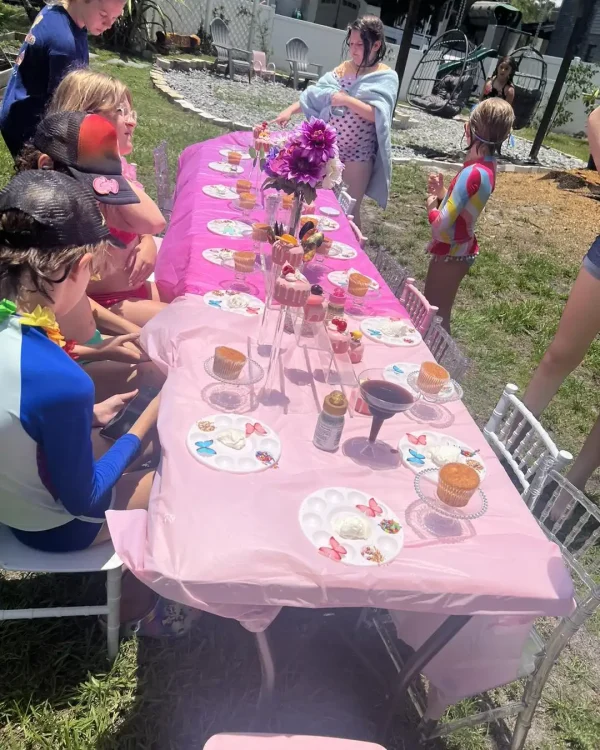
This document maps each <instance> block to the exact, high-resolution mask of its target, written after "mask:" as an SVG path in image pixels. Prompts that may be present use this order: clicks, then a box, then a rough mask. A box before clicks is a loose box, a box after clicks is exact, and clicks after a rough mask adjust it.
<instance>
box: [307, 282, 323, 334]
mask: <svg viewBox="0 0 600 750" xmlns="http://www.w3.org/2000/svg"><path fill="white" fill-rule="evenodd" d="M303 312H304V315H303V318H302V326H301V329H300V336H306V337H309V338H314V337H315V336H316V335H317V331H318V328H319V327H321V328H322V326H323V321H324V320H325V314H326V313H327V301H326V299H325V295H324V293H323V287H322V286H320V285H319V284H313V285H312V286H311V288H310V296H309V298H308V299H307V300H306V304H305V305H304V310H303Z"/></svg>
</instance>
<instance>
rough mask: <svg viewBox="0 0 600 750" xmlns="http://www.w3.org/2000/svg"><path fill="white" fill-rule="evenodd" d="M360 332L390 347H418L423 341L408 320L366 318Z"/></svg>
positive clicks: (361, 324) (362, 322)
mask: <svg viewBox="0 0 600 750" xmlns="http://www.w3.org/2000/svg"><path fill="white" fill-rule="evenodd" d="M360 330H361V331H362V332H363V333H364V334H365V336H366V337H367V338H369V339H371V340H373V341H379V343H381V344H387V345H388V346H417V344H420V343H421V341H422V340H423V339H422V336H421V334H420V333H419V332H418V331H417V329H416V328H415V327H414V326H413V325H412V323H411V322H410V320H409V319H408V318H383V317H376V318H365V319H364V320H362V321H361V323H360Z"/></svg>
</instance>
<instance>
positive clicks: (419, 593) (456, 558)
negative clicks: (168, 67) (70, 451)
mask: <svg viewBox="0 0 600 750" xmlns="http://www.w3.org/2000/svg"><path fill="white" fill-rule="evenodd" d="M247 143H248V134H244V133H233V134H228V135H225V136H222V137H220V138H217V139H214V140H212V141H207V142H204V143H200V144H197V145H195V146H192V147H190V148H188V149H186V150H185V151H184V152H183V153H182V155H181V157H180V162H179V172H178V178H177V188H176V200H175V205H174V211H173V215H172V220H171V225H170V227H169V230H168V232H167V235H166V237H165V239H164V242H163V245H162V248H161V252H160V254H159V262H158V264H157V268H156V278H157V282H158V283H159V284H160V286H161V289H162V290H163V292H165V291H166V292H167V293H169V292H170V296H172V297H173V298H174V301H173V302H172V303H171V304H170V305H169V306H168V307H167V308H166V309H165V310H164V311H163V312H161V313H160V315H158V316H157V317H156V318H154V319H153V320H152V321H151V322H150V323H149V324H148V325H147V326H146V327H145V328H144V331H143V333H142V341H143V345H144V348H145V349H146V351H147V352H148V353H149V355H150V356H151V358H152V360H153V361H154V362H155V363H156V364H157V365H158V366H159V367H160V368H162V369H163V371H164V372H165V373H167V374H168V377H167V381H166V384H165V386H164V388H163V393H162V400H161V407H160V414H159V421H158V429H159V434H160V440H161V445H162V449H163V452H162V460H161V464H160V467H159V470H158V472H157V476H156V480H155V483H154V487H153V491H152V497H151V501H150V507H149V510H148V512H146V511H128V512H114V511H113V512H110V513H108V514H107V518H108V523H109V527H110V531H111V536H112V538H113V541H114V544H115V548H116V550H117V552H118V554H119V555H120V557H121V559H122V560H123V561H124V563H125V564H126V565H127V567H128V568H129V569H130V570H131V571H133V573H134V574H135V575H136V576H137V577H138V578H139V579H140V580H141V581H143V582H144V583H146V584H147V585H148V586H150V587H151V588H153V589H154V590H155V591H157V592H158V593H160V594H161V595H163V596H165V597H167V598H170V599H173V600H176V601H179V602H182V603H185V604H188V605H191V606H193V607H197V608H199V609H203V610H206V611H209V612H213V613H215V614H218V615H222V616H225V617H232V618H235V619H237V620H239V621H240V622H241V623H242V624H243V625H244V626H245V627H246V628H248V629H249V630H251V631H253V632H255V633H257V634H261V633H263V632H264V631H265V630H266V628H267V627H268V625H269V624H270V623H271V622H272V621H273V619H274V618H275V617H276V616H277V614H278V612H279V611H280V609H281V607H284V606H293V607H311V608H319V607H377V608H384V609H388V610H390V611H391V612H392V614H393V615H394V618H395V621H396V625H397V628H398V633H399V635H400V636H401V637H402V638H403V640H405V641H406V642H408V643H409V644H410V645H412V646H413V647H415V648H416V649H417V654H416V658H415V659H413V662H412V665H411V667H412V673H413V674H414V673H415V672H416V671H418V670H419V669H423V670H424V672H425V674H426V675H427V676H428V678H429V679H430V681H431V682H432V684H433V685H434V687H435V690H434V691H433V692H432V694H435V698H436V706H434V707H432V708H431V711H430V715H435V714H437V715H439V713H440V712H441V711H442V710H443V707H444V706H445V705H448V704H450V703H453V702H455V701H457V700H459V699H460V698H462V697H465V696H467V695H472V694H475V693H477V692H480V691H482V690H485V689H489V688H492V687H494V686H496V685H499V684H503V683H505V682H507V681H510V680H512V679H515V678H516V676H517V673H518V669H519V663H520V659H521V652H522V650H523V645H524V643H525V641H526V638H527V634H528V632H529V630H530V627H531V624H532V622H533V620H534V619H535V618H536V617H538V616H542V615H547V616H562V615H566V614H569V613H570V612H571V611H572V609H573V586H572V582H571V579H570V577H569V574H568V572H567V570H566V568H565V565H564V563H563V561H562V558H561V555H560V550H559V549H558V548H557V547H556V545H554V544H553V543H551V542H550V541H548V540H547V538H546V537H545V536H544V534H543V533H542V531H541V530H540V528H539V527H538V525H537V523H536V521H535V519H534V518H533V517H532V516H531V514H530V512H529V510H528V509H527V507H526V506H525V504H524V503H523V501H522V500H521V498H520V497H519V495H518V493H517V491H516V490H515V488H514V487H513V485H512V484H511V482H510V480H509V478H508V476H507V475H506V473H505V472H504V470H503V468H502V467H501V465H500V463H499V462H498V460H497V459H496V457H495V456H494V454H493V452H492V450H491V448H490V447H489V446H488V445H487V443H486V441H485V440H484V438H483V435H482V434H481V432H480V430H479V429H478V427H477V426H476V424H475V423H474V421H473V419H472V418H471V416H470V415H469V413H468V411H467V410H466V408H465V407H464V405H463V404H462V402H460V401H455V402H452V403H450V404H447V405H446V406H445V407H444V411H445V413H446V415H447V422H448V424H447V425H446V426H445V427H444V428H443V429H440V428H438V427H436V426H435V425H428V424H426V423H423V422H418V421H414V420H415V418H414V417H410V416H407V415H398V416H396V417H393V418H392V419H390V420H388V421H387V422H386V423H385V424H384V426H383V428H382V431H381V438H382V439H383V440H385V441H387V442H388V443H390V444H392V445H394V444H397V442H398V440H399V438H400V437H402V436H403V435H404V434H406V433H407V432H410V433H413V434H417V435H418V434H419V431H423V430H427V429H438V431H442V432H446V433H448V434H450V435H452V436H453V437H455V438H456V439H458V440H461V441H463V442H464V443H466V444H468V445H469V446H471V447H472V448H474V449H476V450H479V451H480V453H479V455H480V456H481V458H482V459H483V460H484V462H485V464H486V466H487V476H486V478H485V480H484V481H483V483H482V489H484V490H485V493H486V494H487V497H488V501H489V509H488V511H487V513H486V514H485V515H484V516H482V517H481V518H478V519H476V520H473V521H471V522H469V523H464V524H462V527H461V531H460V533H458V534H453V535H450V536H447V537H444V536H439V535H433V534H430V533H428V531H427V529H426V528H425V527H424V526H423V524H422V523H421V521H422V515H423V504H422V503H421V502H420V501H419V499H418V497H417V495H416V492H415V489H414V474H413V473H412V472H411V471H410V470H409V469H408V468H406V467H405V466H403V465H402V464H400V465H399V466H393V467H390V468H388V469H384V470H381V469H377V470H376V469H374V468H370V467H369V466H365V465H361V464H359V463H356V462H355V461H353V460H352V459H351V458H350V457H349V456H348V455H346V452H345V451H344V450H339V451H338V452H337V453H335V454H329V453H325V452H322V451H319V450H318V449H316V448H315V447H314V445H313V443H312V437H313V433H314V428H315V423H316V420H317V416H318V411H319V402H320V400H321V397H322V393H323V384H322V383H320V384H316V383H315V382H314V379H311V378H307V377H305V373H304V374H303V376H302V377H301V376H299V373H298V368H299V367H300V366H301V365H299V364H298V362H295V363H294V362H292V364H288V365H287V366H283V367H282V368H281V377H280V383H279V387H280V389H281V396H282V398H279V399H273V400H269V401H267V402H266V403H261V402H259V403H258V405H257V407H256V408H255V410H254V411H253V412H252V414H251V416H252V420H251V421H254V420H261V421H263V422H264V423H266V424H267V425H269V426H270V427H271V428H272V429H274V430H275V431H276V432H277V433H278V435H279V437H280V440H281V443H282V455H281V459H280V461H279V465H278V468H277V469H269V470H267V471H263V472H261V473H252V474H242V475H238V474H232V473H226V472H222V471H216V470H214V469H212V468H209V467H207V466H205V465H202V464H200V463H198V462H197V461H196V460H195V459H194V458H193V457H192V456H191V455H190V453H189V452H188V450H187V448H186V444H185V441H186V436H187V433H188V430H189V429H190V427H191V425H192V424H193V423H194V422H195V421H196V420H199V419H204V418H206V417H207V416H209V415H211V414H212V413H214V409H213V408H212V407H211V406H210V405H208V404H207V403H206V401H205V396H206V393H207V391H206V389H207V388H208V387H209V386H210V383H211V382H212V381H211V379H210V377H209V376H208V375H207V374H206V371H205V369H204V361H205V360H206V358H207V357H209V356H210V355H211V354H212V353H213V351H214V348H215V346H217V345H220V344H227V345H231V346H234V347H236V348H238V349H241V350H248V351H251V350H252V349H251V347H252V345H253V344H252V342H253V340H254V339H255V337H256V334H257V328H258V320H257V318H251V317H242V316H239V315H234V314H231V313H227V312H224V311H222V310H219V309H215V308H214V307H211V306H208V305H207V304H206V303H205V301H204V299H203V296H202V295H203V294H204V293H206V292H208V291H210V290H214V289H217V288H219V285H223V283H224V282H226V280H227V279H228V278H231V276H232V273H231V271H230V270H228V269H226V268H223V267H221V266H218V265H214V264H211V263H209V262H208V261H206V260H205V259H204V258H203V257H202V251H203V250H205V249H206V248H211V247H219V246H221V247H228V248H231V249H249V248H250V247H251V241H250V240H249V239H245V238H242V239H237V240H230V239H229V238H222V237H216V236H215V235H213V234H211V233H210V232H209V231H208V230H207V228H206V224H207V222H208V221H210V220H211V219H214V218H217V217H218V218H223V217H230V218H239V214H238V213H237V212H235V211H234V209H232V208H230V207H229V205H228V203H227V202H225V201H221V200H217V199H214V198H210V197H209V196H207V195H205V194H204V193H203V192H202V188H203V187H204V186H205V185H207V184H215V183H229V184H234V180H232V179H231V178H229V177H224V176H222V175H221V174H219V173H217V172H214V171H212V170H211V169H210V168H209V167H208V164H209V163H210V162H213V161H219V160H221V158H222V157H221V156H220V155H219V150H220V149H223V148H233V147H240V146H242V147H243V146H244V145H245V144H247ZM242 165H244V166H245V167H246V172H247V171H248V170H249V162H246V163H244V162H242ZM246 165H248V166H246ZM325 205H329V206H335V205H337V203H336V199H335V196H334V195H333V193H331V192H330V191H320V192H319V195H318V198H317V207H321V206H325ZM336 220H338V221H339V222H340V224H341V227H340V229H339V230H338V231H336V232H334V233H332V237H333V238H334V239H339V240H340V241H343V242H345V243H347V244H349V245H352V246H354V247H355V248H356V249H357V251H358V257H357V258H356V259H354V260H352V261H340V260H335V259H328V261H327V262H328V264H329V265H331V266H332V267H334V268H335V269H340V268H347V267H348V265H349V264H351V265H352V266H353V267H355V268H357V269H359V270H361V271H363V272H364V273H367V274H368V275H369V276H372V277H373V278H375V279H376V280H377V281H378V282H379V284H380V285H381V293H380V295H379V296H378V297H377V298H375V299H373V300H371V302H370V303H369V304H370V305H371V308H372V309H373V311H375V312H377V313H378V314H390V315H391V314H393V315H397V316H403V315H405V314H406V313H405V311H404V310H403V309H402V307H401V305H400V303H399V302H398V300H397V299H396V298H395V297H394V296H393V294H392V293H391V292H390V290H389V289H388V288H387V287H386V285H385V282H384V281H383V279H381V277H380V276H379V274H378V273H377V271H376V269H375V268H374V266H373V265H372V263H371V262H370V260H369V259H368V257H367V256H366V254H365V253H364V252H363V251H362V250H361V249H360V248H359V247H358V245H357V243H356V240H355V239H354V236H353V234H352V231H351V229H350V227H349V225H348V222H347V221H346V219H345V217H344V216H343V215H341V216H339V217H336ZM251 281H252V282H253V283H254V284H255V285H256V287H257V288H258V290H259V294H260V295H262V293H263V280H262V276H261V274H260V273H258V272H257V273H256V274H255V276H254V277H252V278H251ZM319 281H320V283H322V285H323V286H324V287H325V288H326V290H328V289H331V288H332V285H331V284H330V283H329V281H328V279H327V277H326V276H325V277H323V278H321V279H319ZM286 341H287V344H285V343H284V346H287V350H288V352H289V356H290V357H292V358H293V357H294V356H295V354H297V352H295V351H294V348H293V346H292V345H291V341H292V339H291V337H288V338H287V339H286ZM430 358H431V355H430V354H429V352H428V350H427V347H426V346H425V345H424V344H420V345H418V346H416V347H412V348H406V349H405V348H402V349H399V348H392V347H388V346H385V345H383V344H380V343H376V342H373V341H367V342H366V348H365V356H364V362H363V363H361V364H360V365H357V366H356V368H355V369H356V371H357V372H359V371H360V370H361V369H364V368H366V367H383V366H385V365H387V364H390V363H391V362H394V361H398V360H401V361H405V362H414V363H419V362H422V361H424V360H426V359H430ZM499 386H500V384H499ZM256 387H257V389H258V388H259V387H260V384H259V385H258V386H256ZM326 390H327V389H325V391H326ZM329 390H331V389H329ZM368 428H369V419H368V418H367V417H361V416H360V415H354V416H352V417H349V418H348V419H347V420H346V427H345V430H344V436H343V440H344V441H351V440H352V439H353V438H359V437H363V436H364V435H365V434H366V433H367V432H368ZM323 487H346V488H353V489H356V490H359V491H362V492H365V493H368V494H369V495H370V496H373V497H376V498H377V499H378V500H379V501H381V502H383V503H385V505H387V506H388V507H389V508H390V509H391V510H392V511H393V513H394V514H395V515H396V516H397V517H398V518H399V519H400V520H401V522H402V524H403V527H404V546H403V548H402V550H401V552H400V554H399V555H398V556H397V557H395V559H393V560H391V562H389V563H386V564H384V565H380V566H372V567H364V566H363V567H359V566H352V565H345V564H342V563H340V562H336V561H334V560H331V559H328V558H326V557H324V556H323V555H321V554H319V553H318V550H317V549H316V547H315V546H314V545H313V544H312V543H311V542H310V541H309V540H308V539H307V538H306V536H305V535H304V533H303V531H302V529H301V527H300V523H299V509H300V506H301V503H302V502H303V500H304V499H305V498H306V497H307V496H310V495H311V494H312V493H314V492H316V491H317V490H318V489H320V488H323ZM446 644H447V645H446ZM259 647H260V648H261V649H262V656H263V657H264V660H263V665H265V669H266V670H267V672H268V671H269V668H270V667H269V664H268V654H267V652H266V642H265V640H264V636H260V637H259ZM265 660H266V661H265ZM271 679H272V674H271Z"/></svg>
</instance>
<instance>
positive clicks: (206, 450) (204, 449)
mask: <svg viewBox="0 0 600 750" xmlns="http://www.w3.org/2000/svg"><path fill="white" fill-rule="evenodd" d="M213 443H214V440H199V441H198V442H197V443H196V453H198V454H199V455H200V456H216V455H217V451H216V450H214V449H213V448H211V447H210V446H211V445H212V444H213Z"/></svg>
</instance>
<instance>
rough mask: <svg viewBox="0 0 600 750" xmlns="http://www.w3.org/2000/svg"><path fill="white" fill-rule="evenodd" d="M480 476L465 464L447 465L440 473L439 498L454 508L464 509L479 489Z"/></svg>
mask: <svg viewBox="0 0 600 750" xmlns="http://www.w3.org/2000/svg"><path fill="white" fill-rule="evenodd" d="M479 482H480V479H479V474H478V473H477V472H476V471H475V469H472V468H471V467H470V466H465V465H464V464H459V463H455V464H446V465H445V466H442V468H441V469H440V472H439V480H438V486H437V496H438V498H439V499H440V500H441V501H442V502H443V503H445V504H446V505H451V506H452V507H453V508H462V507H464V506H465V505H466V504H467V503H468V502H469V500H470V499H471V497H472V496H473V493H474V492H475V490H476V489H477V488H478V487H479Z"/></svg>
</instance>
